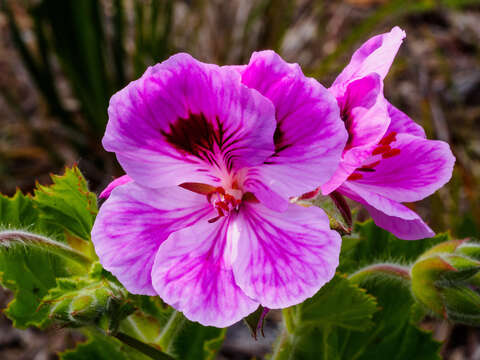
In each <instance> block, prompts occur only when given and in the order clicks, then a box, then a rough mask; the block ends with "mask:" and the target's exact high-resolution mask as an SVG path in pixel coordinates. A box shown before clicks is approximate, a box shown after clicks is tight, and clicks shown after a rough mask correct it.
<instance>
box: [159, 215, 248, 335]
mask: <svg viewBox="0 0 480 360" xmlns="http://www.w3.org/2000/svg"><path fill="white" fill-rule="evenodd" d="M229 224H230V217H226V218H223V219H221V220H219V221H217V222H215V223H213V224H210V223H208V222H207V221H201V222H198V223H196V224H195V225H194V226H191V227H189V228H186V229H183V230H180V231H177V232H175V233H173V234H172V235H170V237H169V238H168V240H167V241H165V242H164V243H163V244H162V246H161V247H160V249H159V251H158V253H157V256H156V258H155V264H154V266H153V271H152V278H153V287H154V288H155V290H156V291H157V293H158V295H159V296H160V297H161V298H162V299H163V301H165V302H166V303H167V304H170V305H171V306H173V307H174V308H175V309H177V310H179V311H182V312H183V313H184V314H185V316H186V317H187V318H188V319H190V320H192V321H198V322H199V323H200V324H202V325H206V326H216V327H226V326H229V325H232V324H233V323H235V322H237V321H239V320H241V319H242V318H243V317H245V316H247V315H248V314H250V313H251V312H253V311H255V309H256V308H257V307H258V302H256V301H254V300H252V299H250V298H249V297H247V296H246V295H245V294H244V292H243V291H242V290H241V289H240V288H239V287H238V286H237V285H236V284H235V281H234V277H233V272H232V268H231V261H230V258H231V253H232V252H234V251H235V250H234V248H232V247H233V246H234V244H231V243H230V240H229V239H228V227H229Z"/></svg>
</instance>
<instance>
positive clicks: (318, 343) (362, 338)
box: [272, 278, 440, 360]
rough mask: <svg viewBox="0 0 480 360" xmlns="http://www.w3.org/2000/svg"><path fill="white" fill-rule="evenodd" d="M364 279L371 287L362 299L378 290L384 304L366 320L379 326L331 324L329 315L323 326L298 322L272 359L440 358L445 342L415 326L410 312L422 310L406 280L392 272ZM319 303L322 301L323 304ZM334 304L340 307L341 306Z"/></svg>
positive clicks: (377, 292) (338, 297) (373, 359)
mask: <svg viewBox="0 0 480 360" xmlns="http://www.w3.org/2000/svg"><path fill="white" fill-rule="evenodd" d="M363 280H364V281H363V282H362V284H361V286H362V287H364V288H365V289H366V290H367V292H368V294H365V293H362V294H363V296H365V297H366V298H365V299H364V301H362V303H364V305H363V306H365V308H366V300H367V299H371V298H372V295H373V296H375V298H376V299H377V301H378V306H379V308H380V311H377V312H375V313H374V314H373V317H371V316H370V317H368V319H367V320H366V321H367V322H369V323H372V324H374V326H370V327H369V328H368V330H367V331H352V330H351V329H349V327H351V326H349V325H345V324H342V322H340V323H341V324H342V326H335V325H330V326H329V325H328V323H329V322H330V321H328V322H326V324H325V325H323V324H322V326H310V327H308V326H307V327H301V328H300V329H299V328H298V327H296V329H295V331H294V332H293V334H288V333H286V332H285V333H284V334H283V337H282V338H281V339H280V341H279V343H278V344H277V347H276V351H275V352H274V354H273V356H272V359H274V360H279V359H281V360H284V359H285V360H286V359H296V360H317V359H329V360H344V359H356V360H383V359H389V360H404V359H422V360H439V359H440V357H439V354H438V352H439V350H440V343H438V342H436V341H434V340H433V339H432V337H431V334H430V333H428V332H425V331H423V330H421V329H419V328H418V327H417V326H415V325H414V324H413V321H412V320H411V319H412V317H413V314H412V316H410V314H411V313H413V311H415V312H417V310H418V309H415V308H414V307H413V305H414V301H413V299H412V296H411V295H410V291H409V289H408V287H407V286H405V282H403V281H401V280H396V279H391V278H390V279H389V278H383V279H382V278H367V279H363ZM323 289H325V287H324V288H322V290H323ZM322 290H320V292H321V291H322ZM327 290H328V289H327ZM329 292H332V290H331V289H330V290H329ZM335 293H336V294H337V295H336V297H335V298H337V299H338V300H340V299H341V298H340V296H344V297H349V296H351V295H353V293H352V294H348V293H347V292H346V291H342V293H343V294H340V292H339V291H338V292H336V291H335ZM326 294H327V292H325V295H326ZM359 295H360V294H357V295H356V296H359ZM319 300H320V299H319ZM331 304H333V302H331ZM320 306H321V304H320V303H319V305H318V308H320ZM352 306H357V305H352ZM329 309H330V310H331V311H333V312H335V313H337V312H338V313H340V312H339V311H338V310H335V309H332V308H329ZM370 311H371V310H370ZM359 314H360V313H359ZM370 315H372V313H370ZM332 318H333V316H332ZM340 321H341V320H340ZM354 323H356V324H358V325H359V327H358V328H357V329H360V321H358V322H354ZM297 326H298V325H297Z"/></svg>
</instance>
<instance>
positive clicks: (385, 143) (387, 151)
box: [347, 131, 400, 181]
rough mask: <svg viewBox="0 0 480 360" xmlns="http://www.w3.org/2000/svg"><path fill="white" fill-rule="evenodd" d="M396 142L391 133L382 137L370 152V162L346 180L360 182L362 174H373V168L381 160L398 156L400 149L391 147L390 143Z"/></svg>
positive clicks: (395, 135) (395, 137) (394, 133)
mask: <svg viewBox="0 0 480 360" xmlns="http://www.w3.org/2000/svg"><path fill="white" fill-rule="evenodd" d="M395 140H397V133H396V132H395V131H392V132H391V133H389V134H388V135H386V136H384V137H383V138H382V139H381V140H380V141H379V142H378V144H377V146H376V147H375V148H374V149H373V151H372V156H371V157H370V159H369V160H370V162H369V163H368V164H365V165H362V166H361V167H359V168H357V169H355V172H353V173H352V174H351V175H350V176H349V177H348V178H347V180H350V181H353V180H360V179H362V178H363V174H362V173H370V172H375V167H376V166H377V165H378V164H380V163H381V162H382V159H387V158H391V157H394V156H397V155H398V154H400V149H395V148H392V147H391V143H392V142H394V141H395Z"/></svg>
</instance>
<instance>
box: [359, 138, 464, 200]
mask: <svg viewBox="0 0 480 360" xmlns="http://www.w3.org/2000/svg"><path fill="white" fill-rule="evenodd" d="M390 147H391V148H392V149H396V150H395V151H398V152H399V153H398V154H397V155H394V156H391V157H387V158H382V159H381V160H380V163H379V164H378V165H377V166H375V168H374V170H375V171H373V172H365V173H362V178H361V179H359V180H356V181H352V182H353V183H355V184H358V185H361V186H362V188H364V189H366V190H369V191H370V192H373V193H376V194H379V195H382V196H384V197H386V198H389V199H391V200H395V201H398V202H411V201H417V200H421V199H423V198H425V197H427V196H429V195H431V194H433V193H434V192H435V191H436V190H438V189H439V188H441V187H442V186H443V185H445V184H446V183H447V182H448V181H449V180H450V178H451V176H452V171H453V165H454V163H455V157H454V156H453V154H452V151H451V150H450V147H449V146H448V144H447V143H445V142H443V141H437V140H426V139H422V138H419V137H416V136H412V135H408V134H398V135H397V136H396V141H394V142H392V143H391V144H390ZM397 149H398V150H397ZM375 159H376V158H375V157H372V162H373V161H375Z"/></svg>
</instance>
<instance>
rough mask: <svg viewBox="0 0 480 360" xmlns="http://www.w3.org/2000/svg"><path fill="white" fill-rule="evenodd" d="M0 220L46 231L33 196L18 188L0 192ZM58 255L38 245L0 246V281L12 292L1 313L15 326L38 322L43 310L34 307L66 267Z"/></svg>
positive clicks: (64, 273)
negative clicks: (11, 193)
mask: <svg viewBox="0 0 480 360" xmlns="http://www.w3.org/2000/svg"><path fill="white" fill-rule="evenodd" d="M0 204H1V206H0V209H1V210H0V223H1V225H2V226H3V227H5V228H26V227H28V228H31V229H40V230H44V231H46V229H45V228H44V227H43V226H42V225H43V224H41V223H40V222H39V216H38V211H37V209H36V208H35V206H34V205H35V203H34V201H33V199H32V198H31V197H29V196H25V195H23V194H21V193H20V192H19V191H17V193H16V194H15V195H14V196H13V197H11V198H8V197H5V196H0ZM64 264H65V263H64V261H63V260H62V259H61V258H59V257H58V256H55V255H52V254H50V253H46V252H45V251H42V250H40V249H38V248H27V247H25V246H15V247H6V246H1V247H0V284H1V285H2V286H4V287H6V288H9V289H10V290H12V291H13V292H14V293H15V298H14V300H13V301H12V302H11V303H10V304H9V306H8V308H7V310H6V311H5V314H6V315H7V316H8V317H9V318H10V319H11V320H12V321H13V325H14V326H15V327H18V328H26V327H28V326H30V325H36V326H41V325H43V323H44V322H45V321H46V320H47V318H46V311H37V308H38V305H39V303H40V300H41V299H42V298H43V296H45V294H46V293H47V292H48V289H50V288H52V287H54V286H55V278H56V277H57V276H67V275H69V271H68V270H67V269H66V268H65V266H64Z"/></svg>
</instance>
